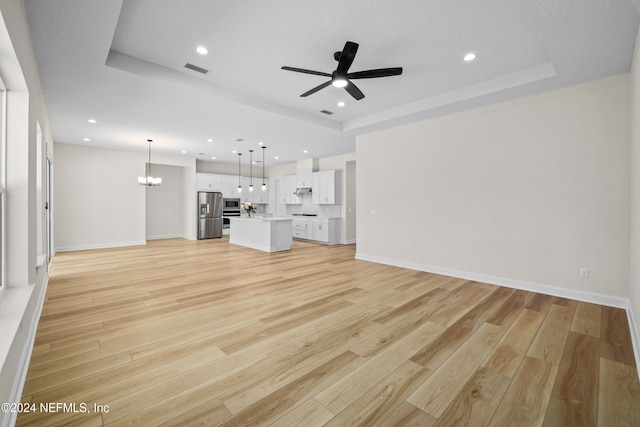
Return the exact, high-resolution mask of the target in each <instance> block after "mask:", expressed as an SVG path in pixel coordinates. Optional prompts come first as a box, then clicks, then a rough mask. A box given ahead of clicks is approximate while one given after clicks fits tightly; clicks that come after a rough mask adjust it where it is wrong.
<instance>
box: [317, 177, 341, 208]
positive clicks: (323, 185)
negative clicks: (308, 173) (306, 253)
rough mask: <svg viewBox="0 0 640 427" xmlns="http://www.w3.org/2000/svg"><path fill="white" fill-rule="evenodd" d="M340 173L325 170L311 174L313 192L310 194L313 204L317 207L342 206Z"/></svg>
mask: <svg viewBox="0 0 640 427" xmlns="http://www.w3.org/2000/svg"><path fill="white" fill-rule="evenodd" d="M340 178H341V171H339V170H326V171H320V172H314V173H313V190H312V193H311V197H312V201H313V203H316V204H319V205H339V204H342V192H341V189H342V180H341V179H340Z"/></svg>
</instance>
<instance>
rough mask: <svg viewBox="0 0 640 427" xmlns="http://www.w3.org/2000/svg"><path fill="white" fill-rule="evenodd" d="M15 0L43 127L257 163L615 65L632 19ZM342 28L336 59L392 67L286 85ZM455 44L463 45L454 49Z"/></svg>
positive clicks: (205, 0)
mask: <svg viewBox="0 0 640 427" xmlns="http://www.w3.org/2000/svg"><path fill="white" fill-rule="evenodd" d="M24 3H25V7H26V10H27V16H28V19H29V23H30V26H31V29H32V33H33V42H34V45H35V49H36V56H37V60H38V64H39V68H40V74H41V80H42V85H43V90H44V94H45V101H46V103H47V108H48V112H49V116H50V119H51V122H52V128H53V136H54V140H55V142H59V143H68V144H81V145H90V146H96V147H108V148H115V149H125V150H146V149H147V143H146V140H147V139H149V138H151V139H153V140H154V141H155V142H154V146H153V150H154V152H156V151H160V152H163V153H167V154H177V155H185V156H191V157H196V158H198V159H202V160H210V159H211V157H212V156H215V157H216V158H217V161H222V162H235V161H236V159H237V156H235V155H234V154H232V153H231V151H232V150H239V151H242V152H246V151H247V150H248V149H254V150H259V147H258V145H257V144H258V142H260V141H262V142H264V144H265V145H267V146H268V149H267V150H268V151H267V156H268V157H267V158H268V160H267V165H274V164H278V163H289V162H292V161H296V160H300V159H304V158H309V157H326V156H332V155H338V154H343V153H349V152H353V151H355V136H356V135H357V134H360V133H365V132H370V131H372V130H376V129H380V128H384V127H388V126H393V125H397V124H401V123H406V122H408V121H412V120H418V119H424V118H429V117H435V116H437V115H441V114H446V113H450V112H454V111H460V110H463V109H468V108H471V107H475V106H479V105H484V104H487V103H490V102H496V101H500V100H504V99H508V98H511V97H514V96H521V95H525V94H530V93H535V92H539V91H543V90H549V89H553V88H557V87H561V86H566V85H572V84H576V83H580V82H584V81H588V80H593V79H597V78H601V77H605V76H609V75H613V74H619V73H623V72H627V71H629V68H630V65H631V60H632V54H633V48H634V43H635V38H636V32H637V29H638V11H637V10H636V9H635V8H634V6H633V4H632V3H631V2H630V1H629V0H606V1H604V0H536V1H534V2H531V1H524V0H486V1H482V2H480V1H477V0H430V1H418V0H395V1H388V0H370V1H363V0H360V1H356V0H352V1H344V0H340V1H338V0H325V1H301V0H271V1H264V0H243V1H228V0H227V1H222V0H181V1H175V0H124V1H122V0H56V1H51V0H25V2H24ZM347 40H349V41H354V42H357V43H359V44H360V47H359V50H358V52H357V55H356V58H355V61H354V62H353V65H352V66H351V69H350V70H349V71H350V72H354V71H360V70H366V69H371V68H386V67H398V66H400V67H403V69H404V72H403V74H402V75H401V76H394V77H385V78H377V79H366V80H357V81H354V83H356V84H357V86H358V87H359V88H360V89H361V90H362V91H363V92H364V94H365V98H364V99H362V100H360V101H356V100H354V99H353V98H351V96H349V95H348V93H347V92H346V91H345V90H344V89H337V88H333V87H331V86H329V87H327V88H325V89H323V90H321V91H319V92H317V93H315V94H313V95H311V96H309V97H306V98H301V97H300V96H299V95H300V94H302V93H303V92H306V91H307V90H309V89H311V88H312V87H315V86H317V85H319V84H320V83H323V82H324V81H326V80H327V78H325V77H320V76H315V75H310V74H300V73H293V72H290V71H285V70H281V69H280V67H281V66H283V65H288V66H292V67H298V68H306V69H312V70H317V71H323V72H328V73H331V72H332V71H333V70H334V69H335V68H336V65H337V63H336V62H335V60H334V59H333V53H334V52H335V51H340V50H342V48H343V46H344V43H345V42H346V41H347ZM199 45H203V46H206V47H207V48H208V50H209V54H208V55H207V56H201V55H199V54H197V53H196V52H195V48H196V47H197V46H199ZM470 51H473V52H475V53H477V55H478V57H477V59H476V60H475V61H473V62H470V63H465V62H464V61H463V60H462V57H463V55H464V54H465V53H467V52H470ZM186 63H191V64H194V65H197V66H199V67H202V68H205V69H208V70H210V72H209V73H208V74H206V75H202V74H199V73H197V72H194V71H192V70H188V69H186V68H184V65H185V64H186ZM338 101H344V102H345V103H346V105H345V107H342V108H341V107H338V106H337V103H338ZM321 110H330V111H333V112H334V114H333V115H330V116H327V115H325V114H322V113H320V111H321ZM90 118H93V119H95V120H97V123H96V124H90V123H88V122H87V120H88V119H90ZM83 138H89V139H90V142H85V141H83ZM239 138H242V139H244V141H241V142H238V141H236V140H237V139H239ZM208 139H212V140H213V142H208V141H207V140H208ZM182 150H185V151H187V153H186V154H181V151H182ZM303 150H308V153H303ZM198 153H203V154H198ZM273 156H279V160H277V161H276V160H274V159H273Z"/></svg>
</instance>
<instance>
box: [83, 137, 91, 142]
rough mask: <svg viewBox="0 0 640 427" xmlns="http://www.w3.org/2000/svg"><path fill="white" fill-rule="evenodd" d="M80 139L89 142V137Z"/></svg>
mask: <svg viewBox="0 0 640 427" xmlns="http://www.w3.org/2000/svg"><path fill="white" fill-rule="evenodd" d="M82 140H83V141H84V142H89V141H91V140H90V139H89V138H82Z"/></svg>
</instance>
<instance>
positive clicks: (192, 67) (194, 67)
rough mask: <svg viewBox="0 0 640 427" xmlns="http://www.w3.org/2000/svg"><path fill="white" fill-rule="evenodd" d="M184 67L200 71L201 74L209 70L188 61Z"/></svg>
mask: <svg viewBox="0 0 640 427" xmlns="http://www.w3.org/2000/svg"><path fill="white" fill-rule="evenodd" d="M184 68H188V69H190V70H193V71H197V72H198V73H201V74H207V73H208V72H209V70H205V69H204V68H200V67H198V66H197V65H193V64H189V63H188V62H187V63H186V64H185V66H184Z"/></svg>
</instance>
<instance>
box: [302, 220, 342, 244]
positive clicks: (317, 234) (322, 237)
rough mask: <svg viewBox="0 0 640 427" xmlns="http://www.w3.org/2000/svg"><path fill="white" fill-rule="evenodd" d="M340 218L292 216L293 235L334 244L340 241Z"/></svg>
mask: <svg viewBox="0 0 640 427" xmlns="http://www.w3.org/2000/svg"><path fill="white" fill-rule="evenodd" d="M340 221H341V218H294V219H293V237H294V238H297V239H306V240H313V241H316V242H321V243H327V244H330V245H334V244H337V243H340Z"/></svg>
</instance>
